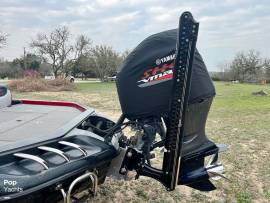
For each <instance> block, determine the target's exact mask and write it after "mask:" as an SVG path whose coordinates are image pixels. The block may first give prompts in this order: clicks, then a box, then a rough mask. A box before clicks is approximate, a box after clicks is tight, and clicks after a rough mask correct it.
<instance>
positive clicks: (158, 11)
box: [0, 0, 270, 71]
mask: <svg viewBox="0 0 270 203" xmlns="http://www.w3.org/2000/svg"><path fill="white" fill-rule="evenodd" d="M186 10H189V11H191V12H192V13H193V15H194V17H195V18H196V19H197V20H198V21H199V22H200V30H199V39H198V44H197V47H198V49H199V51H200V52H201V54H202V56H203V58H204V60H205V62H206V64H207V66H208V69H209V70H211V71H213V70H217V65H218V64H219V63H221V62H224V61H229V60H231V59H232V57H233V56H234V54H235V53H237V52H238V51H241V50H248V49H256V50H259V51H260V52H261V53H262V55H263V56H265V57H266V56H268V57H269V56H270V1H269V0H257V1H256V0H211V1H206V0H186V1H183V0H170V1H169V0H42V1H40V0H21V1H19V0H0V30H1V31H4V32H6V33H8V34H9V37H8V44H7V46H6V47H5V48H4V49H2V50H0V57H4V58H5V59H13V58H15V57H19V56H21V55H22V53H23V47H24V46H25V47H26V48H27V47H28V43H29V42H30V41H31V39H33V38H34V37H35V36H36V34H37V33H39V32H49V31H51V30H52V29H54V28H56V27H57V26H62V25H67V26H68V27H69V28H70V30H71V32H72V34H73V36H74V38H75V37H76V36H77V35H78V34H81V33H82V34H86V35H87V36H89V37H90V38H91V39H92V40H93V41H94V43H95V44H100V43H102V44H108V45H112V46H113V47H114V48H115V49H116V50H118V51H123V50H126V49H133V48H134V47H135V46H136V45H137V44H138V43H139V42H140V41H142V40H143V39H144V38H146V37H147V36H149V35H151V34H154V33H157V32H160V31H163V30H167V29H172V28H176V27H177V24H178V18H179V16H180V14H181V13H182V12H183V11H186ZM28 50H29V48H28ZM29 51H30V50H29Z"/></svg>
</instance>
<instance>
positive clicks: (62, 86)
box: [8, 77, 75, 92]
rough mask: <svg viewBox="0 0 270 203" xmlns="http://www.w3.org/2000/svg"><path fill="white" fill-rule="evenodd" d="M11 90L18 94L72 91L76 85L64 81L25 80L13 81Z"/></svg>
mask: <svg viewBox="0 0 270 203" xmlns="http://www.w3.org/2000/svg"><path fill="white" fill-rule="evenodd" d="M8 86H9V88H10V89H11V90H13V91H18V92H42V91H48V92H58V91H72V90H74V89H75V85H74V84H73V83H70V82H69V81H67V80H64V79H55V80H45V79H40V78H30V77H27V78H24V79H20V80H13V81H11V82H10V83H9V85H8Z"/></svg>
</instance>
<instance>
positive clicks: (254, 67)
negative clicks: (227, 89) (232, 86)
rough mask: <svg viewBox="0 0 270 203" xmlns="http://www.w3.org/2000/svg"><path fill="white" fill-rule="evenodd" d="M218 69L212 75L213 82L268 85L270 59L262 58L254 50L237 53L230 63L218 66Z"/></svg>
mask: <svg viewBox="0 0 270 203" xmlns="http://www.w3.org/2000/svg"><path fill="white" fill-rule="evenodd" d="M219 69H220V72H216V73H213V74H212V78H213V79H215V80H223V81H239V82H251V83H259V82H263V81H265V82H267V83H270V58H263V57H262V56H261V54H260V52H259V51H256V50H249V51H246V52H244V51H241V52H239V53H237V54H236V55H235V56H234V58H233V60H232V61H230V62H228V63H223V64H220V65H219Z"/></svg>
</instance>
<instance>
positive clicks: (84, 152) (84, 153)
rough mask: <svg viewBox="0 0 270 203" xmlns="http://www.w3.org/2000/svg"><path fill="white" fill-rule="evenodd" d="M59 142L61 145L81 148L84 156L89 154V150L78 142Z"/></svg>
mask: <svg viewBox="0 0 270 203" xmlns="http://www.w3.org/2000/svg"><path fill="white" fill-rule="evenodd" d="M58 143H59V144H61V145H65V146H69V147H72V148H75V149H77V150H79V151H80V152H81V153H82V154H83V155H84V156H87V152H86V151H85V150H84V149H83V148H82V147H81V146H80V145H77V144H75V143H72V142H67V141H60V142H58Z"/></svg>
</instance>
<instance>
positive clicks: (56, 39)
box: [30, 26, 73, 78]
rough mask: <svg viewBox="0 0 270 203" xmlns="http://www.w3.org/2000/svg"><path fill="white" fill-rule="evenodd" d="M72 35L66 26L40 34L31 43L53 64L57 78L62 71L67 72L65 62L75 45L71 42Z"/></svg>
mask: <svg viewBox="0 0 270 203" xmlns="http://www.w3.org/2000/svg"><path fill="white" fill-rule="evenodd" d="M70 36H71V33H70V31H69V29H68V28H67V27H65V26H64V27H60V28H56V29H55V30H53V31H52V32H51V33H50V34H48V35H47V34H38V35H37V39H36V40H33V41H32V42H31V44H30V46H31V47H32V48H34V49H36V50H37V51H38V52H39V54H41V55H42V56H43V58H44V60H45V61H46V62H47V63H49V64H50V65H51V67H52V71H53V73H54V76H55V77H56V78H57V77H58V76H59V74H60V72H62V73H66V72H67V71H66V67H65V64H66V62H67V60H68V56H69V55H70V54H71V51H72V50H73V47H72V46H71V45H70V44H69V39H70Z"/></svg>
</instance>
